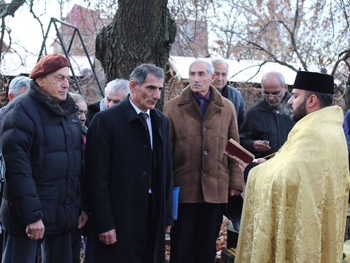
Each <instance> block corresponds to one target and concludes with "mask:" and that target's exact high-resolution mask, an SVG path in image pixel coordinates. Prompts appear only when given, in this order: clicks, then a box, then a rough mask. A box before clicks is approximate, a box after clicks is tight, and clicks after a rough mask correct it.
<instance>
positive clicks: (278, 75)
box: [261, 71, 286, 88]
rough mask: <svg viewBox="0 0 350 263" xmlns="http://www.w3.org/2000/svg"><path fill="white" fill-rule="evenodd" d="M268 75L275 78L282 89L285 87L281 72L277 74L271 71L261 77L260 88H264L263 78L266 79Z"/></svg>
mask: <svg viewBox="0 0 350 263" xmlns="http://www.w3.org/2000/svg"><path fill="white" fill-rule="evenodd" d="M269 75H270V76H276V77H277V79H278V81H279V82H280V83H281V87H282V88H284V87H285V85H286V81H285V79H284V76H283V75H282V73H281V72H278V71H271V72H267V73H266V74H265V75H264V76H263V77H262V79H261V87H262V88H264V87H263V82H264V80H265V78H266V77H267V76H269Z"/></svg>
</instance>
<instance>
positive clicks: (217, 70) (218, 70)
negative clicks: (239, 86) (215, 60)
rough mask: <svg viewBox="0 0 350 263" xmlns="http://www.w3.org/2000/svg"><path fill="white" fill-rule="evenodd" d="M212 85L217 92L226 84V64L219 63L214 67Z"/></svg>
mask: <svg viewBox="0 0 350 263" xmlns="http://www.w3.org/2000/svg"><path fill="white" fill-rule="evenodd" d="M214 74H215V76H214V79H213V85H214V86H215V88H217V89H218V90H221V89H222V88H223V87H225V85H226V84H227V75H228V67H227V65H226V63H221V64H219V65H215V66H214Z"/></svg>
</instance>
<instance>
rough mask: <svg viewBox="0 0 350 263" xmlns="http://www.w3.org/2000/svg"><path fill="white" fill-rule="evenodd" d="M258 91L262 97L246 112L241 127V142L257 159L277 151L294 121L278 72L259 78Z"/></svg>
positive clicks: (285, 86)
mask: <svg viewBox="0 0 350 263" xmlns="http://www.w3.org/2000/svg"><path fill="white" fill-rule="evenodd" d="M261 92H262V96H263V97H264V99H263V100H262V101H260V102H258V104H256V105H255V106H253V107H252V108H251V109H250V110H249V111H248V112H247V115H246V117H245V119H244V122H243V125H242V127H241V129H240V143H241V145H242V146H243V147H244V148H246V149H247V150H248V151H250V152H251V153H253V154H254V155H255V156H256V157H259V158H262V157H265V156H267V155H269V154H272V153H275V152H277V151H278V150H279V148H281V146H282V145H283V144H284V143H285V141H286V140H287V136H288V133H289V132H290V130H291V129H292V128H293V126H294V124H295V122H294V121H293V120H292V119H291V118H290V111H291V107H290V105H288V99H289V98H290V94H289V93H288V85H287V84H286V83H285V79H284V76H283V75H282V74H281V73H280V72H276V71H271V72H268V73H266V74H265V75H264V76H263V77H262V80H261Z"/></svg>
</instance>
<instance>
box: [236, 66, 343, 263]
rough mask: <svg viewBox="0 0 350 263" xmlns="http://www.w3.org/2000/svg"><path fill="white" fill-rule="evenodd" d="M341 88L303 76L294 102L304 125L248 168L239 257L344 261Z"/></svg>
mask: <svg viewBox="0 0 350 263" xmlns="http://www.w3.org/2000/svg"><path fill="white" fill-rule="evenodd" d="M333 93H334V81H333V77H332V76H330V75H326V74H321V73H314V72H301V71H299V72H298V73H297V76H296V79H295V83H294V85H293V90H292V97H291V98H290V99H289V101H288V103H289V105H291V107H292V111H291V117H292V119H293V120H294V121H295V122H296V125H295V126H294V128H293V129H292V130H291V131H290V133H289V135H288V139H287V141H286V142H285V143H284V145H283V146H282V148H281V150H280V151H279V152H278V153H277V154H276V155H275V157H273V158H272V159H270V160H268V161H266V162H263V163H262V164H259V165H256V167H254V168H252V166H255V164H254V163H253V164H250V165H249V166H247V167H246V168H245V174H246V175H248V179H247V186H246V189H245V195H244V197H245V199H244V207H243V215H242V220H241V226H240V233H239V240H238V246H237V257H236V259H235V261H237V262H240V263H248V262H251V263H253V262H254V263H256V262H259V263H267V262H278V263H286V262H288V263H289V262H318V263H330V262H332V263H333V262H341V261H342V255H343V242H344V231H345V220H346V215H347V207H348V195H349V186H350V179H349V168H348V153H347V146H346V141H345V136H344V131H343V128H342V124H343V112H342V110H341V108H340V107H338V106H332V102H333ZM234 159H236V161H238V162H239V163H240V166H241V167H242V168H244V167H245V166H246V164H244V163H243V162H242V161H241V160H239V159H237V158H236V157H234ZM262 161H264V160H260V159H258V162H262ZM250 168H252V169H251V170H250V171H249V169H250Z"/></svg>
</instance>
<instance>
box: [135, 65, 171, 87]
mask: <svg viewBox="0 0 350 263" xmlns="http://www.w3.org/2000/svg"><path fill="white" fill-rule="evenodd" d="M148 74H150V75H153V76H155V77H156V78H157V79H165V74H164V70H163V69H162V68H159V67H157V66H155V65H153V64H141V65H139V66H137V67H136V68H135V69H134V71H133V72H131V74H130V80H133V81H135V82H136V83H137V85H142V84H143V83H144V82H145V81H146V79H147V76H148Z"/></svg>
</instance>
